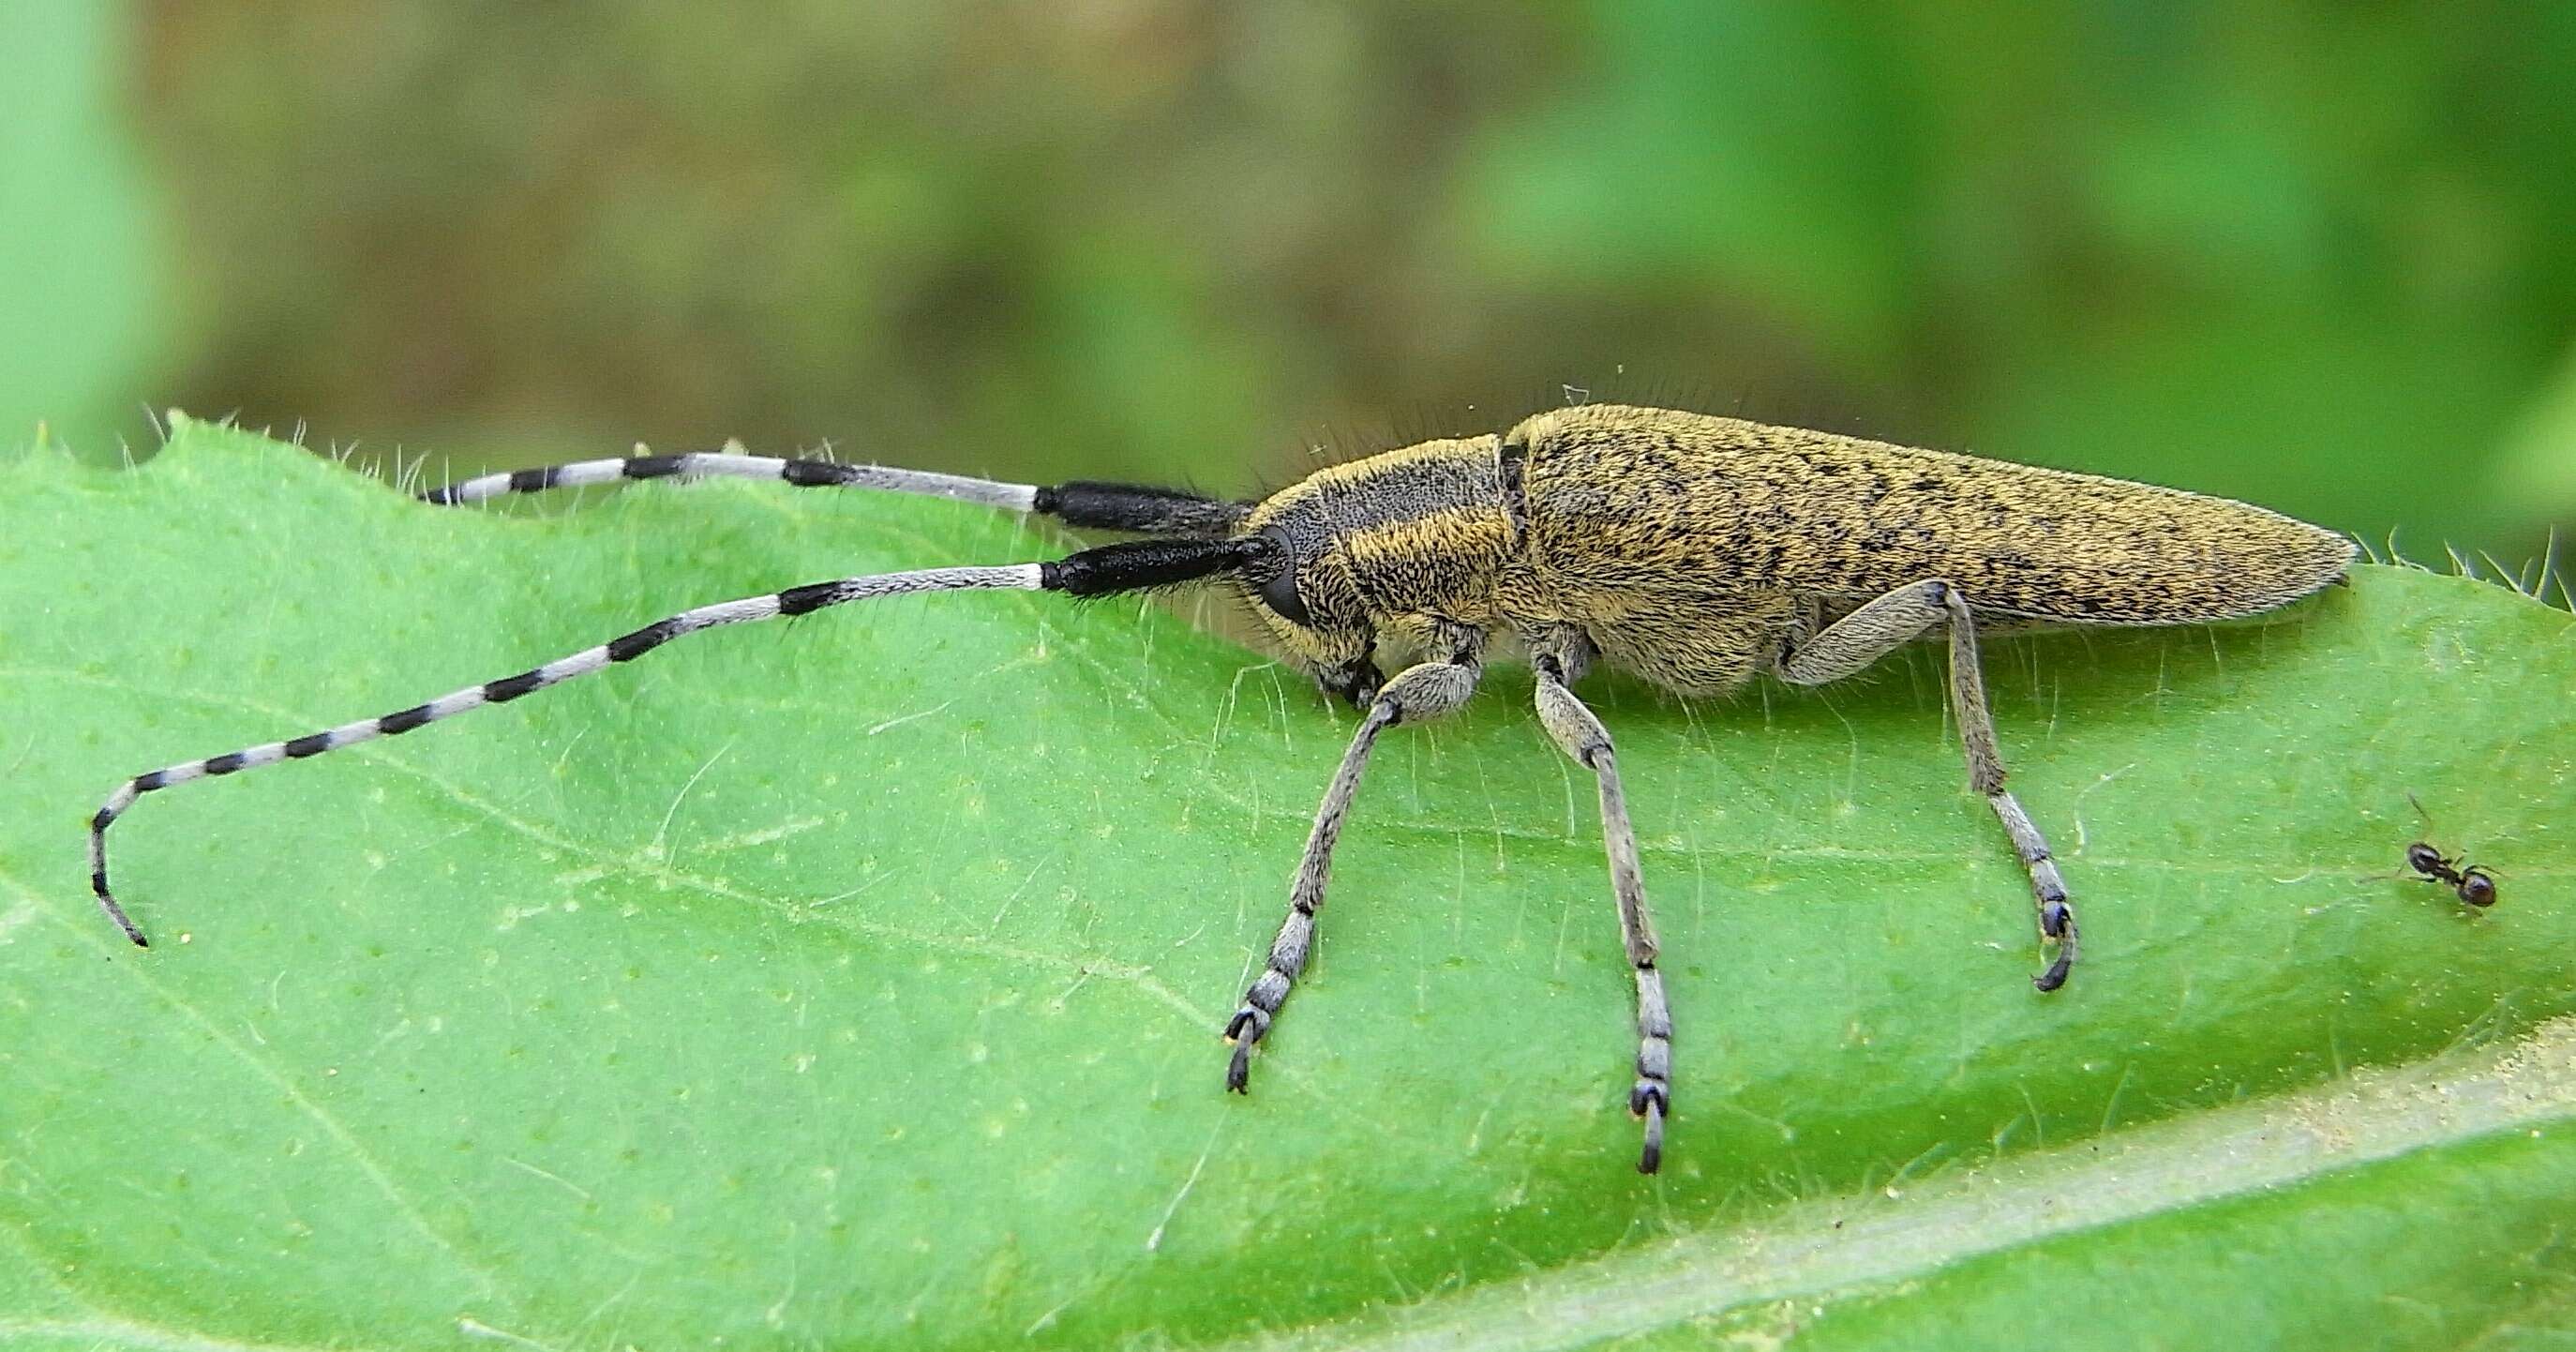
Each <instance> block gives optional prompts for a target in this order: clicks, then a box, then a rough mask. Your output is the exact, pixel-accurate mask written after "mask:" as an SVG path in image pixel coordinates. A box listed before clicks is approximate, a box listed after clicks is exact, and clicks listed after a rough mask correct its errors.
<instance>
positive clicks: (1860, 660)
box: [1779, 578, 2076, 991]
mask: <svg viewBox="0 0 2576 1352" xmlns="http://www.w3.org/2000/svg"><path fill="white" fill-rule="evenodd" d="M1941 625H1946V626H1948V628H1949V631H1950V707H1951V709H1952V710H1953V712H1955V713H1956V715H1957V716H1958V720H1959V740H1960V743H1961V746H1962V749H1963V750H1965V752H1966V753H1967V758H1968V782H1969V784H1970V786H1971V787H1973V788H1975V789H1976V791H1977V792H1979V793H1981V794H1984V795H1985V798H1986V806H1988V807H1990V808H1992V809H1994V813H1995V819H1996V820H1997V821H2000V822H2002V823H2003V826H2004V833H2005V834H2006V835H2008V836H2010V837H2012V845H2013V853H2014V854H2016V855H2019V856H2020V857H2021V862H2022V868H2023V869H2024V871H2026V872H2027V873H2028V874H2029V875H2030V894H2031V901H2032V904H2033V906H2034V907H2035V908H2036V919H2037V920H2038V922H2039V937H2040V939H2041V941H2042V942H2043V943H2047V944H2051V945H2054V946H2055V947H2056V949H2057V955H2056V957H2055V958H2054V959H2053V960H2051V961H2050V963H2049V964H2048V970H2046V971H2044V972H2041V973H2040V974H2039V975H2037V976H2035V977H2032V978H2031V979H2030V984H2031V985H2033V986H2035V987H2037V988H2038V989H2040V990H2043V991H2053V990H2056V989H2057V988H2058V987H2060V986H2063V985H2065V984H2066V977H2067V974H2068V973H2069V972H2071V971H2072V970H2073V969H2074V966H2075V950H2076V929H2075V908H2074V907H2073V906H2071V905H2069V904H2068V903H2067V900H2066V879H2065V878H2064V877H2063V876H2061V875H2060V874H2059V873H2058V871H2057V862H2056V859H2055V857H2054V856H2053V855H2051V854H2050V853H2049V849H2048V839H2047V837H2045V836H2042V835H2041V834H2040V833H2039V827H2038V826H2037V825H2036V824H2035V823H2033V822H2032V821H2031V819H2030V814H2029V813H2028V812H2025V811H2023V810H2022V806H2021V801H2020V800H2019V799H2017V798H2015V797H2013V795H2012V793H2011V791H2010V790H2008V789H2006V788H2005V787H2004V764H2003V753H2002V752H2001V751H2000V750H1998V749H1997V747H1996V745H1995V720H1994V716H1993V714H1992V713H1990V712H1989V711H1988V710H1987V708H1986V681H1985V675H1984V671H1983V668H1982V667H1980V665H1979V664H1978V660H1977V625H1976V616H1975V614H1974V612H1972V611H1971V610H1970V609H1969V605H1968V598H1967V597H1966V596H1965V595H1964V594H1962V593H1961V592H1960V590H1959V588H1958V586H1957V584H1955V583H1952V582H1948V581H1945V580H1942V579H1939V578H1934V579H1930V580H1927V581H1923V582H1917V583H1913V584H1911V585H1909V586H1904V587H1899V588H1897V589H1896V590H1894V591H1892V592H1889V593H1887V594H1886V595H1884V596H1880V597H1878V598H1876V599H1874V600H1872V601H1870V602H1869V604H1867V605H1864V606H1862V607H1860V608H1859V609H1857V610H1854V611H1853V612H1851V613H1850V614H1848V615H1845V616H1843V617H1842V618H1841V619H1839V620H1836V621H1834V622H1833V623H1832V624H1830V625H1827V626H1826V627H1825V629H1824V630H1823V631H1822V632H1821V633H1818V634H1816V635H1815V636H1814V637H1812V638H1809V639H1807V640H1806V641H1805V642H1803V643H1798V644H1796V645H1794V646H1793V647H1792V648H1791V649H1790V650H1789V651H1788V652H1787V653H1785V654H1783V655H1782V656H1781V659H1780V663H1779V673H1780V678H1781V679H1782V680H1785V681H1788V682H1789V683H1790V684H1792V685H1822V684H1824V683H1825V682H1827V681H1837V680H1841V679H1842V678H1843V677H1845V676H1849V675H1851V674H1853V673H1854V672H1857V671H1859V670H1860V669H1861V668H1863V667H1866V666H1868V665H1869V664H1870V663H1872V662H1875V661H1877V660H1878V659H1879V658H1881V657H1884V656H1886V655H1887V654H1888V653H1890V652H1892V651H1894V650H1895V649H1897V648H1899V647H1901V646H1903V645H1904V644H1906V643H1909V642H1912V641H1913V640H1914V639H1917V638H1920V637H1922V636H1923V635H1924V634H1926V633H1929V632H1930V631H1931V630H1932V629H1933V628H1934V627H1935V626H1941Z"/></svg>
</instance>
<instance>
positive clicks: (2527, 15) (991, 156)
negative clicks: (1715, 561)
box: [133, 0, 2576, 558]
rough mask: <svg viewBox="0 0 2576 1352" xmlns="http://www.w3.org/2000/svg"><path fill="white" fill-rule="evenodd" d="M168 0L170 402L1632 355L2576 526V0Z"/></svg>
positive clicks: (1951, 435)
mask: <svg viewBox="0 0 2576 1352" xmlns="http://www.w3.org/2000/svg"><path fill="white" fill-rule="evenodd" d="M141 16H142V19H143V22H142V24H141V25H140V27H139V43H140V45H139V52H138V63H137V66H136V70H135V78H134V81H133V84H134V88H135V90H136V92H137V96H138V97H139V99H140V101H141V115H142V120H143V122H144V124H145V127H146V135H147V136H148V138H149V144H150V146H151V149H152V152H153V154H154V156H155V158H156V159H157V162H158V164H159V168H160V172H161V173H162V175H163V177H164V179H165V181H166V184H167V187H168V189H169V191H170V192H171V193H172V195H173V196H174V198H175V202H176V208H175V209H176V215H177V219H179V220H181V221H183V222H184V223H185V228H184V230H182V231H178V232H176V234H177V243H178V246H179V248H180V250H181V256H180V258H179V259H178V260H177V266H178V270H179V271H180V273H181V275H183V276H184V277H185V278H186V279H187V287H188V295H187V297H186V300H187V301H188V305H187V308H186V313H187V314H188V315H189V316H190V317H191V318H190V320H189V325H188V330H187V336H188V339H189V341H188V344H187V347H188V357H187V359H186V361H185V363H184V365H183V366H181V367H180V368H178V369H177V370H175V371H173V372H171V373H169V375H168V376H167V378H164V379H161V380H158V381H156V382H153V383H151V384H150V385H149V386H148V387H145V388H139V389H137V390H136V391H134V393H133V397H134V398H135V399H138V400H144V399H148V400H150V401H151V402H154V403H168V402H178V403H183V404H185V405H187V406H189V407H192V408H195V409H198V410H200V411H203V412H209V413H220V412H225V411H234V410H238V411H239V412H240V413H241V414H242V416H243V417H244V419H245V420H246V421H249V422H251V423H253V424H255V425H257V424H265V425H273V426H276V427H278V428H280V429H286V428H291V427H295V426H299V425H306V424H309V425H310V427H311V429H312V431H313V434H314V435H315V436H316V438H317V439H329V440H334V441H338V442H342V443H346V442H349V441H352V440H358V439H364V440H365V441H366V442H367V443H368V444H369V445H371V446H375V447H379V448H381V447H385V446H388V445H389V444H391V443H393V442H396V441H399V442H402V443H404V444H406V445H408V446H409V447H410V448H412V449H415V450H425V451H429V452H432V453H434V454H436V455H438V456H440V457H443V458H446V459H448V460H451V461H453V462H455V463H458V464H469V463H499V462H526V461H531V460H538V459H550V458H559V457H561V456H564V455H573V454H583V455H586V454H596V453H599V452H602V451H604V450H609V449H614V448H620V447H623V446H624V445H626V444H627V443H629V442H631V441H634V440H637V439H644V440H648V441H651V442H653V443H655V444H656V445H660V446H664V447H677V446H683V445H699V444H705V443H708V442H711V441H714V440H717V439H720V438H722V437H724V436H727V435H741V436H743V437H745V438H747V439H749V440H751V441H753V442H755V443H757V444H759V445H761V446H763V447H764V448H778V447H788V446H796V445H813V444H815V443H818V442H821V441H824V440H826V439H829V440H831V441H834V442H836V443H838V445H839V448H840V449H841V450H842V451H843V452H844V453H846V454H851V455H856V456H866V457H881V458H886V459H899V460H903V461H907V462H911V463H916V464H923V465H932V466H942V467H956V468H971V469H982V470H986V471H989V472H994V473H1003V474H1012V475H1028V476H1048V477H1068V476H1076V475H1086V476H1131V477H1148V478H1179V479H1184V480H1189V481H1192V482H1197V483H1201V484H1204V485H1208V486H1212V487H1219V488H1224V489H1228V490H1244V489H1250V488H1254V487H1257V486H1259V485H1260V484H1262V483H1265V482H1272V481H1276V480H1278V479H1280V478H1283V477H1286V476H1288V475H1290V474H1293V473H1294V472H1295V471H1296V470H1297V469H1298V468H1299V467H1300V466H1301V465H1302V464H1304V463H1305V455H1306V448H1307V447H1308V446H1309V445H1310V444H1319V443H1329V444H1330V445H1331V446H1332V447H1333V448H1334V449H1336V450H1337V451H1342V452H1347V451H1351V450H1357V449H1366V448H1369V447H1371V446H1374V445H1377V444H1382V443H1384V442H1385V441H1387V440H1390V439H1393V438H1399V437H1405V436H1410V435H1415V434H1419V433H1422V432H1425V431H1428V430H1433V429H1440V430H1450V429H1472V430H1482V429H1488V428H1493V427H1498V426H1501V425H1503V424H1505V423H1507V422H1508V421H1509V420H1510V419H1511V418H1513V417H1514V416H1516V415H1518V414H1520V413H1522V412H1525V411H1527V410H1528V409H1529V408H1530V407H1531V406H1532V405H1534V404H1536V403H1539V402H1543V401H1554V400H1556V399H1559V398H1563V397H1566V396H1565V395H1564V394H1563V393H1561V392H1560V387H1561V386H1572V387H1576V388H1578V389H1584V390H1589V391H1590V394H1591V397H1594V398H1612V397H1624V398H1634V399H1659V400H1666V401H1671V402H1680V403H1687V404H1692V405H1696V406H1700V407H1705V408H1712V409H1717V410H1721V411H1741V412H1744V413H1746V414H1748V415H1751V416H1759V417H1766V418H1772V419H1776V420H1781V421H1797V422H1806V423H1810V424H1814V425H1820V426H1825V427H1830V428H1834V429H1837V430H1847V431H1853V432H1860V433H1866V434H1871V435H1880V436H1886V437H1890V438H1894V439H1899V440H1906V441H1913V442H1918V443H1924V444H1931V445H1940V446H1950V447H1965V448H1971V449H1976V450H1982V451H1989V452H1994V453H1999V454H2006V455H2011V456H2014V457H2017V458H2023V459H2030V460H2036V461H2042V462H2046V463H2055V464H2061V465H2069V466H2075V467H2081V468H2087V469H2094V470H2099V471H2103V472H2108V473H2115V474H2125V475H2131V476H2137V477H2144V478H2150V479H2157V480H2162V481H2166V482H2172V483H2179V484H2184V485H2188V486H2191V487H2196V488H2202V489H2207V490H2210V491H2216V492H2223V493H2229V494H2234V495H2239V496H2244V497H2249V498H2253V499H2256V500H2259V501H2262V502H2265V503H2267V504H2269V505H2273V506H2277V507H2280V508H2282V509H2284V510H2288V511H2291V512H2295V513H2298V514H2300V515H2303V516H2307V517H2310V518H2313V519H2316V520H2319V521H2323V522H2326V523H2328V524H2331V525H2334V526H2337V527H2341V528H2345V529H2350V530H2353V531H2356V532H2358V533H2360V534H2362V535H2364V536H2366V537H2369V538H2372V539H2374V540H2375V539H2379V538H2382V537H2384V536H2386V535H2387V534H2388V532H2389V531H2390V529H2391V528H2392V527H2399V528H2402V530H2401V533H2400V540H2401V543H2403V544H2406V545H2408V546H2409V547H2410V548H2411V549H2412V550H2413V551H2414V552H2416V553H2418V554H2435V555H2438V543H2439V542H2440V541H2441V540H2445V539H2448V540H2452V541H2456V542H2459V543H2461V544H2462V545H2464V546H2467V547H2481V546H2482V547H2487V548H2491V549H2493V550H2494V551H2496V552H2497V553H2498V554H2500V555H2503V556H2506V557H2508V558H2520V557H2527V556H2528V555H2530V554H2532V553H2534V552H2536V551H2537V550H2538V549H2539V548H2540V546H2541V540H2542V533H2543V531H2544V529H2545V528H2546V527H2547V526H2548V525H2549V524H2550V523H2551V522H2553V521H2555V522H2558V523H2561V524H2565V523H2569V522H2576V417H2571V416H2570V415H2568V414H2567V413H2566V412H2565V409H2566V407H2567V406H2568V404H2569V403H2570V402H2571V400H2576V395H2570V394H2568V393H2567V392H2566V386H2567V384H2568V382H2570V381H2571V380H2576V376H2570V375H2568V374H2567V372H2569V371H2570V370H2576V344H2572V343H2571V339H2576V251H2571V250H2569V249H2568V248H2567V241H2568V240H2569V239H2571V238H2576V100H2570V99H2569V98H2568V97H2567V91H2568V90H2569V89H2571V88H2576V8H2571V7H2567V6H2523V5H2512V4H2502V3H2469V4H2451V5H2433V4H2413V5H2404V4H2395V5H2374V6H2348V5H2328V4H2316V3H2309V4H2290V5H2261V6H2256V5H2225V4H2209V3H2203V4H2180V5H2144V4H2111V5H2097V6H2085V7H2057V6H2040V5H2004V6H1953V5H1942V4H1931V3H1921V2H1920V0H1918V2H1916V3H1907V4H1895V5H1860V4H1842V5H1818V6H1770V5H1758V4H1735V5H1708V4H1696V3H1683V2H1681V0H1660V2H1654V3H1639V2H1636V0H1629V2H1626V3H1610V2H1609V0H1599V2H1598V3H1591V4H1552V5H1536V6H1512V7H1504V8H1493V7H1486V6H1471V5H1466V4H1460V3H1454V2H1453V3H1447V4H1433V5H1423V6H1405V7H1373V6H1354V5H1331V4H1307V3H1288V4H1277V5H1258V6H1254V5H1242V6H1218V5H1205V4H1185V3H1178V2H1177V0H1102V2H1099V3H1084V4H1075V5H1067V4H1060V3H1036V2H1034V0H1029V2H1017V3H997V4H977V5H961V6H920V5H888V6H845V5H838V4H825V3H788V2H786V0H779V2H777V3H770V4H764V5H753V6H706V5H685V4H677V3H657V4H638V5H625V6H599V5H589V6H564V5H544V6H533V5H521V4H511V3H500V2H499V0H484V2H482V3H452V4H442V5H434V6H433V5H407V4H380V3H379V4H351V3H346V2H345V0H288V2H285V3H276V4H267V5H260V6H239V5H231V4H219V3H211V2H210V0H158V2H157V3H150V4H146V5H144V6H143V7H142V9H141ZM2553 382H2554V383H2555V386H2556V388H2557V390H2558V393H2557V394H2556V395H2555V396H2553V395H2552V394H2551V393H2550V390H2551V388H2552V386H2553ZM2551 409H2557V410H2559V411H2558V412H2556V413H2554V414H2553V413H2551V412H2550V410H2551Z"/></svg>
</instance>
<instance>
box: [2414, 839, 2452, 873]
mask: <svg viewBox="0 0 2576 1352" xmlns="http://www.w3.org/2000/svg"><path fill="white" fill-rule="evenodd" d="M2406 867H2408V868H2411V869H2413V870H2415V871H2416V872H2417V873H2421V874H2423V875H2424V876H2425V877H2427V878H2432V877H2438V876H2440V874H2441V872H2442V870H2443V869H2445V868H2448V867H2450V861H2449V860H2447V859H2444V858H2443V857H2442V852H2441V851H2440V850H2437V849H2434V848H2433V847H2432V846H2430V845H2427V844H2425V843H2424V842H2423V841H2420V840H2419V841H2416V842H2415V843H2414V844H2412V845H2409V846H2407V847H2406Z"/></svg>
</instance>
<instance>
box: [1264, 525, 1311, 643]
mask: <svg viewBox="0 0 2576 1352" xmlns="http://www.w3.org/2000/svg"><path fill="white" fill-rule="evenodd" d="M1273 538H1276V537H1273ZM1279 543H1280V548H1279V550H1278V559H1279V569H1278V571H1277V572H1274V573H1272V574H1271V575H1270V576H1269V578H1268V579H1267V580H1265V581H1264V582H1263V583H1262V584H1261V604H1263V605H1265V606H1268V607H1270V609H1271V612H1272V613H1274V614H1276V615H1277V616H1278V617H1279V618H1281V619H1283V620H1286V621H1288V622H1289V623H1290V624H1312V623H1314V619H1315V617H1314V616H1313V615H1311V614H1309V613H1307V610H1306V601H1305V598H1304V597H1301V596H1299V595H1298V594H1297V558H1296V556H1295V555H1293V554H1291V553H1289V552H1288V548H1287V541H1285V540H1281V541H1280V542H1279Z"/></svg>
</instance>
